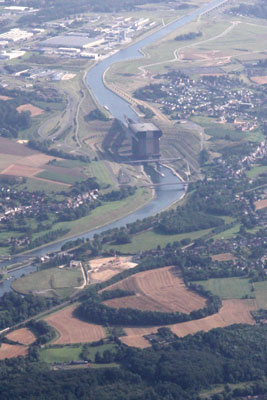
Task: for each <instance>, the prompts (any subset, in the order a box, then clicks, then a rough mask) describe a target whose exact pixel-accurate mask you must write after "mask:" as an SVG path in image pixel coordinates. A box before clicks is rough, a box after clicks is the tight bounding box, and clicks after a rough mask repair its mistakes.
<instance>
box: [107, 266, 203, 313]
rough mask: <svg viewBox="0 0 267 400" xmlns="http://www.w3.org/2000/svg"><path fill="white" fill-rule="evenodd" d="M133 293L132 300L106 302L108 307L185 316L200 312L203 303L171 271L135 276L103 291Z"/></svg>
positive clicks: (175, 272)
mask: <svg viewBox="0 0 267 400" xmlns="http://www.w3.org/2000/svg"><path fill="white" fill-rule="evenodd" d="M107 289H108V290H116V289H122V290H128V291H134V292H135V295H134V296H128V297H127V296H126V297H123V298H117V299H112V300H107V301H105V302H104V304H106V305H107V306H109V307H115V308H134V309H139V310H150V311H161V312H173V311H178V312H181V313H185V314H189V313H190V312H191V311H193V310H199V309H200V308H204V307H205V304H206V300H205V299H204V298H203V297H201V296H199V295H198V294H196V293H194V292H192V291H190V290H188V289H187V288H186V286H185V284H184V282H183V279H182V278H181V276H180V274H179V272H178V271H176V270H175V269H174V267H164V268H159V269H155V270H149V271H145V272H139V273H137V274H135V275H133V276H130V277H128V278H126V279H123V280H122V281H120V282H118V283H115V284H114V285H111V286H109V287H108V288H107Z"/></svg>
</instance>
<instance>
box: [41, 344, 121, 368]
mask: <svg viewBox="0 0 267 400" xmlns="http://www.w3.org/2000/svg"><path fill="white" fill-rule="evenodd" d="M115 348H116V345H114V344H103V345H99V346H90V347H89V346H88V350H89V352H88V358H89V359H90V360H91V361H92V362H94V361H95V355H96V353H97V352H98V353H99V354H100V355H101V356H102V355H103V353H104V351H105V350H110V351H111V350H113V349H115ZM82 350H83V345H78V346H63V347H59V348H58V347H51V348H46V349H42V350H41V352H40V359H41V361H44V362H47V363H55V362H59V363H60V362H61V363H63V362H71V361H78V360H82V358H81V352H82ZM109 365H110V364H107V365H106V366H109ZM101 366H102V367H103V364H99V368H101Z"/></svg>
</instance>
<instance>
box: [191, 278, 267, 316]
mask: <svg viewBox="0 0 267 400" xmlns="http://www.w3.org/2000/svg"><path fill="white" fill-rule="evenodd" d="M197 283H198V284H199V285H202V286H203V287H204V288H205V289H206V290H209V291H211V292H212V293H214V294H216V295H217V296H219V297H220V298H221V299H241V298H245V297H246V298H252V299H255V304H256V305H257V309H260V308H261V309H267V281H262V282H253V283H250V282H249V279H248V278H219V279H208V280H207V281H198V282H197Z"/></svg>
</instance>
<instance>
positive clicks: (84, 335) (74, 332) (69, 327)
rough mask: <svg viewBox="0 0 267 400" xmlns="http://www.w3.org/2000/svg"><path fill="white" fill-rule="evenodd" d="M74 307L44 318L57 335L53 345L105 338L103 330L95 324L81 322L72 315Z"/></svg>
mask: <svg viewBox="0 0 267 400" xmlns="http://www.w3.org/2000/svg"><path fill="white" fill-rule="evenodd" d="M75 308H76V306H75V305H73V306H70V307H67V308H64V309H62V310H60V311H57V312H55V313H54V314H51V315H49V316H48V317H46V318H45V321H46V322H47V323H48V324H50V325H51V326H53V328H55V329H56V330H57V332H58V334H59V337H58V339H56V340H55V341H54V344H69V343H90V342H96V341H97V340H100V339H104V338H105V337H106V332H105V329H104V328H103V327H102V326H100V325H96V324H90V323H87V322H83V321H81V320H79V319H78V318H75V317H74V316H73V315H72V314H73V311H74V309H75Z"/></svg>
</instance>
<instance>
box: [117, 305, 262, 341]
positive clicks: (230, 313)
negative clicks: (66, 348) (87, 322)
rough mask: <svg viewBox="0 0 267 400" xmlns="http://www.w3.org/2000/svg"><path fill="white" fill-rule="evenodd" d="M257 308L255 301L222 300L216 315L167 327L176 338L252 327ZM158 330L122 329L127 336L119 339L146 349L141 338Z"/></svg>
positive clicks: (156, 328)
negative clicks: (238, 326) (229, 328)
mask: <svg viewBox="0 0 267 400" xmlns="http://www.w3.org/2000/svg"><path fill="white" fill-rule="evenodd" d="M257 308H258V307H257V304H256V302H255V300H239V299H234V300H223V302H222V308H221V309H220V311H219V312H218V313H216V314H213V315H210V316H208V317H205V318H201V319H198V320H194V321H188V322H182V323H179V324H173V325H168V328H170V329H171V330H172V332H173V333H175V334H176V335H177V336H179V337H184V336H186V335H192V334H194V333H196V332H199V331H204V332H208V331H209V330H211V329H213V328H223V327H226V326H229V325H233V324H249V325H254V324H255V321H254V319H253V318H252V316H251V313H250V312H251V311H254V310H256V309H257ZM158 328H160V326H154V327H146V328H142V327H139V328H124V331H125V333H126V335H127V336H123V337H121V338H120V339H121V341H122V342H123V343H125V344H127V345H129V346H134V347H140V348H144V347H148V346H149V342H148V341H147V340H146V339H145V338H144V337H143V336H144V335H149V334H151V333H156V332H157V330H158ZM144 341H145V342H144ZM145 344H146V345H145Z"/></svg>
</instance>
